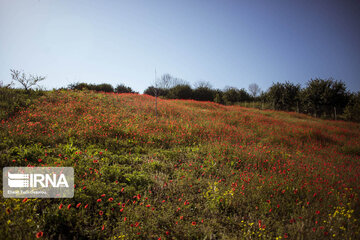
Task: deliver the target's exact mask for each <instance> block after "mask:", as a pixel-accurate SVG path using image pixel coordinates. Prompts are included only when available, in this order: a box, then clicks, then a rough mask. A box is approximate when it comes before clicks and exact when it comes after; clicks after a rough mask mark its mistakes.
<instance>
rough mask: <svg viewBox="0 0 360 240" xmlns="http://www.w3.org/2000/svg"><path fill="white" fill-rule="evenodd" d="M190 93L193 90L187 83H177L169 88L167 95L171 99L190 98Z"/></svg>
mask: <svg viewBox="0 0 360 240" xmlns="http://www.w3.org/2000/svg"><path fill="white" fill-rule="evenodd" d="M192 94H193V90H192V89H191V87H190V86H189V85H177V86H175V87H173V88H170V90H169V93H168V94H167V97H168V98H172V99H191V98H192Z"/></svg>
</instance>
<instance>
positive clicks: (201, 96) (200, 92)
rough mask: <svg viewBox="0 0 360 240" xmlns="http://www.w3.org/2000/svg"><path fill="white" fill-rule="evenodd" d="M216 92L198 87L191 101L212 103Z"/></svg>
mask: <svg viewBox="0 0 360 240" xmlns="http://www.w3.org/2000/svg"><path fill="white" fill-rule="evenodd" d="M215 94H216V91H214V90H212V89H210V88H209V87H198V88H196V89H194V91H193V97H192V98H193V99H194V100H198V101H214V98H215Z"/></svg>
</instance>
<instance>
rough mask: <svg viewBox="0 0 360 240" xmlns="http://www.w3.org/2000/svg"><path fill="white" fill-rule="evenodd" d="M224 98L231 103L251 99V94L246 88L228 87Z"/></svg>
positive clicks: (227, 102)
mask: <svg viewBox="0 0 360 240" xmlns="http://www.w3.org/2000/svg"><path fill="white" fill-rule="evenodd" d="M223 100H224V102H225V103H226V104H228V105H229V104H234V103H236V102H244V101H250V100H251V96H250V95H249V93H248V92H247V91H246V90H245V89H244V88H242V89H237V88H234V87H228V88H227V89H226V90H225V91H224V93H223Z"/></svg>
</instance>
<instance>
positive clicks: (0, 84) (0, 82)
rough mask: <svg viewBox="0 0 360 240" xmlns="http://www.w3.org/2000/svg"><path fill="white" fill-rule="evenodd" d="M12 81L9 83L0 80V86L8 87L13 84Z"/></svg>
mask: <svg viewBox="0 0 360 240" xmlns="http://www.w3.org/2000/svg"><path fill="white" fill-rule="evenodd" d="M13 84H14V83H13V81H11V83H8V84H5V83H4V82H3V81H0V88H10V87H11V86H12V85H13Z"/></svg>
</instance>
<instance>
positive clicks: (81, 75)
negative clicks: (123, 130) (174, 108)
mask: <svg viewBox="0 0 360 240" xmlns="http://www.w3.org/2000/svg"><path fill="white" fill-rule="evenodd" d="M359 12H360V2H359V1H355V0H338V1H331V0H326V1H325V0H323V1H317V0H302V1H300V0H299V1H295V0H291V1H290V0H282V1H280V0H279V1H277V0H274V1H267V0H263V1H260V0H259V1H258V0H248V1H240V0H239V1H230V0H222V1H220V0H218V1H213V0H206V1H205V0H191V1H185V0H181V1H175V0H164V1H156V0H154V1H148V0H144V1H136V0H131V1H130V0H128V1H121V0H118V1H115V0H114V1H110V0H102V1H100V0H0V80H2V81H3V82H5V83H8V82H10V80H11V77H10V70H9V69H20V70H24V71H25V72H26V73H32V74H39V75H44V76H46V77H47V79H46V80H45V81H44V82H42V83H41V85H42V86H44V87H45V88H47V89H52V88H59V87H66V86H67V85H68V84H70V83H74V82H88V83H104V82H105V83H110V84H112V85H113V86H116V85H117V84H120V83H123V84H125V85H127V86H130V87H132V88H133V89H134V90H136V91H139V92H143V90H144V89H145V88H146V87H148V86H149V85H151V84H152V83H153V80H154V71H155V68H156V69H157V73H158V75H161V74H164V73H170V74H171V75H173V76H175V77H179V78H182V79H184V80H187V81H188V82H190V83H195V82H197V81H208V82H210V83H211V84H212V86H213V87H214V88H220V89H223V88H224V87H225V86H234V87H238V88H246V89H247V88H248V86H249V84H251V83H257V84H258V85H259V86H260V87H261V88H262V89H263V90H266V89H267V88H268V87H270V86H271V84H272V82H285V81H290V82H293V83H300V84H302V86H305V83H306V82H307V81H308V80H310V79H311V78H315V77H321V78H328V77H333V78H335V79H337V80H343V81H344V82H345V83H346V84H347V87H348V88H349V89H350V90H351V91H359V90H360V44H359V43H360V14H359Z"/></svg>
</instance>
